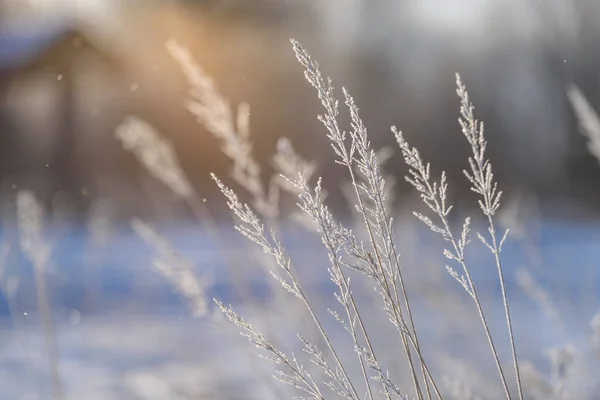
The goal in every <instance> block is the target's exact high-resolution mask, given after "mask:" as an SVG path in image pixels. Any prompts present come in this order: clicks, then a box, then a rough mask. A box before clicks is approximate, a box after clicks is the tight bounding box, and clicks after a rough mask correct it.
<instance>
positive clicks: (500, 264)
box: [0, 41, 600, 400]
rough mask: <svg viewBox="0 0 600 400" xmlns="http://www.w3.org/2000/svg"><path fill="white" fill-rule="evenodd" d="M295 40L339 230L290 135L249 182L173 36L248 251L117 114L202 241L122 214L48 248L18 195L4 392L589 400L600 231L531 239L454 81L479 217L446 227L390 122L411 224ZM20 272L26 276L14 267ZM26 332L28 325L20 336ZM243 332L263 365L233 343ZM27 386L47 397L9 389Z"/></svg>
mask: <svg viewBox="0 0 600 400" xmlns="http://www.w3.org/2000/svg"><path fill="white" fill-rule="evenodd" d="M292 47H293V51H294V54H295V55H296V58H297V59H298V61H299V64H300V66H301V67H302V68H303V70H304V75H305V77H306V79H307V81H308V83H309V84H310V86H312V88H313V89H314V90H316V94H317V98H318V100H319V101H320V103H321V105H322V107H323V108H322V114H321V115H319V120H320V121H321V122H322V123H323V125H324V134H325V135H327V137H328V138H329V140H330V142H331V157H332V158H333V159H334V160H335V161H336V164H337V165H338V168H343V169H344V170H345V171H346V172H347V176H348V180H347V182H346V183H345V184H346V188H347V190H346V193H347V197H348V200H349V202H350V203H351V204H352V205H353V206H354V209H355V217H354V219H353V220H339V219H337V218H336V217H335V215H337V214H336V213H334V212H333V211H332V210H330V209H329V206H328V202H327V193H326V190H325V188H326V187H327V185H328V182H322V180H321V179H320V178H318V177H317V175H318V173H317V171H318V166H316V165H315V164H314V163H312V162H310V161H308V160H306V159H305V158H304V157H302V156H301V155H299V154H298V153H297V152H296V151H295V150H294V148H293V145H292V143H291V141H289V140H288V139H285V138H282V139H281V140H280V142H279V144H278V146H277V149H276V154H275V155H274V157H273V168H274V169H275V171H277V174H275V175H274V176H272V177H270V178H269V180H268V181H267V183H266V184H265V182H264V181H263V179H262V174H261V167H260V165H259V164H258V163H257V162H256V161H255V160H254V158H253V153H252V141H251V138H252V135H251V132H250V109H249V106H248V105H242V106H240V107H239V108H237V109H236V108H234V107H232V106H231V105H230V103H229V101H228V100H227V99H226V98H225V97H224V96H222V95H221V94H220V93H219V92H218V91H217V88H216V85H215V84H214V82H213V81H212V80H211V79H210V77H208V76H207V75H206V74H205V73H204V72H203V70H202V69H201V67H200V66H198V65H196V64H195V61H194V60H193V58H192V57H191V55H190V54H189V53H188V52H187V51H186V50H185V48H184V47H182V46H181V45H179V44H177V43H176V42H169V43H168V44H167V50H168V51H169V52H170V54H171V55H172V56H173V58H174V59H175V60H176V61H177V62H178V63H179V64H180V65H181V67H182V72H183V73H184V75H185V76H186V78H187V79H188V81H189V84H190V99H189V100H188V101H187V102H186V106H187V108H188V110H189V111H190V112H191V113H192V114H194V115H195V116H196V117H197V119H198V122H199V123H201V124H203V125H204V126H205V127H206V128H207V130H208V131H209V132H210V133H211V134H212V135H214V136H215V137H216V138H217V139H218V140H219V141H220V142H221V143H222V150H223V153H224V156H226V157H228V158H229V159H230V160H231V162H232V169H231V176H230V177H229V178H230V179H228V180H227V181H230V182H231V184H232V185H236V189H231V188H230V187H229V186H228V184H226V183H224V182H226V180H225V178H224V177H217V176H214V175H213V179H214V181H215V183H216V184H217V186H218V187H219V188H220V190H221V191H222V192H223V194H224V196H225V197H224V201H226V202H227V204H228V205H229V207H230V209H231V211H232V213H233V215H234V217H235V220H236V223H235V228H236V230H237V231H238V233H241V234H242V236H243V237H245V238H246V239H249V240H250V241H249V242H248V241H243V240H240V239H242V237H238V236H232V234H233V233H234V232H233V230H232V229H231V227H226V228H223V226H222V225H221V223H220V222H219V221H218V220H216V219H215V218H214V217H213V216H212V215H211V212H210V207H209V205H207V204H206V202H205V201H204V200H203V199H202V196H200V195H199V194H198V193H197V192H196V191H195V189H194V187H193V185H191V184H190V182H189V179H188V178H187V176H186V174H185V171H184V169H183V168H182V167H181V166H180V165H179V162H178V159H177V155H176V154H175V152H174V151H173V148H172V146H171V145H170V144H169V142H168V141H167V140H166V139H165V138H164V137H162V136H161V135H160V133H159V132H156V131H155V130H154V129H153V128H152V127H151V126H150V125H148V124H147V123H146V122H144V121H143V120H141V119H139V118H137V117H135V116H132V117H129V118H127V119H126V120H125V121H124V122H123V124H121V125H120V126H119V127H117V129H116V132H115V136H116V138H117V139H118V140H120V141H121V142H122V144H123V146H124V148H125V150H127V151H131V152H132V153H133V155H134V156H135V157H137V158H138V159H139V161H140V162H141V163H142V164H143V166H144V167H145V168H146V170H147V171H148V173H149V174H150V175H151V176H153V177H154V178H155V179H157V180H159V181H160V182H162V183H163V184H164V185H165V186H166V187H167V188H168V189H169V190H171V191H172V192H173V193H174V194H175V195H176V196H178V197H179V198H180V199H181V200H182V204H184V205H185V206H186V207H189V208H190V210H191V211H192V212H193V215H195V216H196V217H197V222H199V223H200V224H201V225H202V228H203V230H202V232H201V233H200V234H199V233H198V232H197V231H196V230H190V231H187V230H184V229H181V227H180V226H176V229H175V231H176V233H177V234H175V235H174V234H173V232H169V231H168V230H165V229H159V228H158V227H156V226H153V225H152V224H151V223H149V222H147V221H142V220H141V219H134V220H133V221H131V232H133V233H135V235H132V234H131V232H130V233H129V236H123V235H122V233H121V232H119V235H117V236H115V237H114V238H113V241H112V242H106V241H103V242H102V243H95V244H94V243H92V244H91V245H90V244H89V243H87V244H86V243H85V240H87V238H88V235H87V234H81V233H75V234H74V236H71V237H70V238H69V237H62V238H61V237H55V236H53V235H52V234H51V232H52V230H51V229H48V227H47V226H45V221H46V219H45V217H44V215H43V211H42V210H41V208H40V207H39V205H38V204H37V203H36V201H35V197H34V196H33V195H32V194H31V193H29V192H21V193H20V194H19V197H18V203H17V206H18V209H19V221H18V222H19V224H18V236H19V237H18V240H17V239H15V238H11V237H10V235H8V242H11V245H12V246H11V247H10V248H0V249H2V250H1V251H0V256H1V257H2V258H1V259H0V265H2V266H3V268H2V269H1V271H2V278H3V279H2V283H3V293H4V295H5V298H6V300H7V301H6V304H7V305H8V307H7V309H8V311H9V314H10V316H11V318H12V319H11V320H10V321H12V324H13V326H12V329H11V330H10V331H9V330H5V331H4V332H6V337H7V338H8V339H7V340H8V341H9V342H10V343H11V346H8V347H7V348H6V349H5V351H4V355H5V357H4V358H2V359H0V367H1V368H2V371H3V372H2V373H3V374H5V375H6V380H9V381H11V382H12V384H11V386H7V389H5V391H6V393H7V395H8V396H10V398H19V397H20V396H23V397H24V396H26V395H28V393H31V394H36V393H50V392H52V393H53V394H54V396H55V397H56V398H80V397H81V396H85V391H86V388H87V389H89V390H90V392H93V393H95V394H97V393H106V396H112V397H117V398H149V399H151V398H196V399H204V398H231V399H234V398H257V399H268V398H273V399H276V398H277V399H279V398H288V397H289V398H292V397H294V396H298V395H301V396H304V397H305V398H311V399H330V398H345V399H356V400H359V399H363V398H367V399H371V400H373V399H380V398H381V399H383V398H385V399H392V398H402V399H405V398H411V399H412V398H416V399H432V398H439V399H442V398H448V399H475V398H484V399H495V398H508V399H512V398H514V399H517V398H518V399H523V398H528V399H529V398H540V399H542V398H543V399H549V398H551V399H567V398H578V399H593V398H595V397H594V396H596V394H595V393H597V390H598V386H597V383H596V380H595V376H594V371H596V370H597V367H598V358H597V355H598V354H597V353H598V343H599V342H600V340H599V339H598V337H599V335H600V323H598V317H594V315H595V313H596V312H597V304H598V299H597V295H596V294H595V293H596V292H597V287H596V283H597V282H598V281H599V279H598V278H599V277H600V275H599V274H598V273H597V272H596V271H595V270H594V268H593V260H595V259H597V256H598V254H597V253H598V251H597V248H598V247H596V244H595V243H597V241H596V237H597V236H600V234H599V232H600V229H598V227H593V229H591V230H590V231H589V232H586V231H576V232H577V233H573V234H571V233H567V232H568V231H569V230H570V229H572V228H573V227H572V226H569V225H566V226H561V225H556V224H555V222H554V221H544V220H542V221H537V222H538V223H539V224H540V227H539V228H538V230H535V229H533V228H532V226H531V225H530V224H531V223H532V222H535V221H534V219H533V218H530V217H523V216H521V217H518V216H517V217H516V218H515V217H514V216H513V217H512V218H511V212H512V211H518V210H512V209H510V208H509V209H508V210H507V211H508V212H504V210H503V208H502V205H503V202H504V200H505V199H503V198H502V197H501V183H498V182H496V181H495V179H494V175H493V173H492V166H491V163H490V162H489V160H488V159H487V156H486V145H487V142H486V140H485V136H484V129H483V124H482V123H481V122H479V121H478V120H477V119H476V116H475V109H474V106H473V105H472V104H471V102H470V100H469V96H468V93H467V89H466V87H465V85H464V84H463V82H462V81H461V79H460V77H459V76H458V75H457V77H456V83H457V95H458V97H457V115H458V117H459V124H460V126H461V128H462V133H463V136H464V138H465V143H466V145H467V146H469V148H470V149H471V156H470V158H469V159H468V160H465V172H464V175H465V179H466V180H467V181H468V183H469V184H470V185H471V188H472V191H473V192H474V193H475V194H476V200H475V206H476V207H474V208H472V209H475V210H477V212H476V213H474V214H473V215H472V216H469V217H465V216H464V215H460V214H456V213H455V212H454V210H453V208H452V206H453V205H452V204H451V197H450V196H449V195H448V193H449V188H448V182H447V179H446V176H445V174H444V173H443V172H442V173H441V174H436V173H434V172H433V171H435V165H432V166H430V164H429V163H428V161H427V160H424V159H423V158H422V157H421V155H420V153H419V152H418V150H417V149H415V148H414V147H412V146H411V145H410V143H409V142H408V141H407V139H406V138H407V137H410V133H407V135H406V136H405V135H403V134H402V133H401V132H400V131H399V130H398V129H396V128H392V129H391V131H390V133H389V135H390V137H393V138H395V140H396V142H397V145H398V147H397V149H396V150H395V151H394V153H396V157H402V159H403V160H404V162H405V164H406V166H407V168H408V171H409V172H408V175H407V177H406V179H407V180H408V182H409V183H410V184H411V185H412V186H413V188H414V191H415V193H416V194H418V196H419V201H418V202H416V203H415V204H414V211H415V212H414V213H413V212H409V213H407V212H405V211H406V210H403V211H402V212H397V211H396V210H394V209H393V208H392V207H391V195H392V192H391V190H390V187H391V186H392V182H393V178H392V177H390V176H389V175H388V174H387V173H386V172H384V169H383V167H382V164H383V162H384V161H385V159H386V158H388V157H389V156H390V149H387V148H385V149H374V148H373V146H372V145H371V142H370V140H369V135H368V132H367V127H366V126H365V125H364V124H363V121H362V120H361V117H360V110H359V108H358V106H357V102H360V100H357V101H355V99H354V98H353V97H352V96H351V94H350V93H348V92H347V91H346V90H345V89H344V90H342V91H341V93H338V92H337V91H336V90H335V89H334V87H333V84H332V82H331V80H330V79H328V78H326V77H324V76H323V75H322V74H321V71H320V68H319V65H318V63H317V62H316V61H315V60H313V59H312V57H311V56H310V54H309V53H308V52H307V51H306V50H305V49H304V48H303V47H302V46H301V45H300V44H299V43H298V42H296V41H292ZM338 97H339V98H341V99H342V100H343V103H344V106H345V109H346V111H347V112H348V115H349V117H350V120H349V123H346V122H344V119H343V118H341V117H340V108H341V107H340V104H339V102H338ZM399 122H400V123H401V121H399ZM588 125H589V124H588ZM588 137H589V136H588ZM221 179H223V180H221ZM329 184H331V183H329ZM239 190H242V192H241V193H243V196H240V197H238V194H237V192H238V191H239ZM283 196H286V197H287V198H293V199H294V201H295V202H296V203H297V206H298V207H297V209H296V210H295V211H293V212H291V213H288V212H284V210H282V206H281V201H280V200H281V198H282V197H283ZM241 198H244V199H246V198H247V199H250V200H249V205H248V204H246V203H245V202H244V201H242V200H241ZM410 211H413V210H410ZM411 214H414V215H411ZM288 216H289V217H290V218H288ZM457 221H458V222H457ZM97 226H98V225H96V224H90V225H89V229H90V230H91V232H90V236H89V237H92V238H94V237H96V238H97V237H103V232H95V231H94V229H96V228H95V227H97ZM509 226H510V227H511V228H517V229H515V231H516V232H517V233H519V236H515V237H514V238H513V237H511V235H510V233H509V231H508V229H507V228H508V227H509ZM104 233H105V232H104ZM536 235H537V236H536ZM565 236H566V238H567V239H566V238H565ZM573 237H575V238H577V239H576V240H572V238H573ZM568 238H571V240H569V239H568ZM61 241H66V242H67V243H68V245H67V246H65V247H62V248H61V247H60V246H61V245H60V243H61ZM88 245H89V247H86V246H88ZM140 254H145V255H146V257H145V258H143V257H142V258H140V257H139V255H140ZM88 255H89V257H90V258H87V257H88ZM11 257H12V258H11ZM561 257H564V260H561ZM19 260H20V261H19ZM27 263H28V264H30V265H31V266H33V268H32V274H31V276H28V274H26V273H24V272H23V270H21V269H19V268H16V267H15V266H22V265H26V264H27ZM558 263H570V264H572V265H573V267H571V268H581V269H580V270H579V272H580V273H574V272H573V270H571V269H566V268H565V267H564V265H559V264H558ZM586 264H587V265H586ZM149 265H152V266H153V267H154V268H152V269H150V268H148V266H149ZM556 271H560V272H559V273H556V274H555V275H553V274H554V273H555V272H556ZM544 272H550V273H548V274H546V275H544ZM588 273H589V274H588ZM30 282H33V283H30ZM586 285H589V286H586ZM563 289H564V292H561V290H563ZM33 293H35V296H32V294H33ZM582 293H587V294H589V295H590V296H589V297H585V296H583V295H582ZM33 300H37V304H36V303H35V302H34V301H33ZM213 300H214V301H213ZM178 305H185V306H186V307H185V308H183V307H178ZM80 310H81V311H80ZM182 310H187V312H183V311H182ZM38 320H39V321H41V322H42V323H41V329H38V327H37V326H35V325H34V324H33V323H32V321H38ZM226 320H229V321H231V322H233V323H234V325H231V324H228V323H227V321H226ZM6 321H9V320H8V319H7V320H6ZM238 329H239V330H241V332H242V334H243V335H244V336H245V337H246V338H247V339H249V340H250V342H252V343H253V344H254V345H255V347H258V351H255V349H252V348H251V346H248V343H247V342H244V341H240V338H239V336H238V335H236V334H235V332H236V330H238ZM255 353H260V355H261V356H263V358H267V359H269V360H271V361H273V362H274V364H269V363H268V362H266V361H265V360H261V359H260V358H258V357H255V355H257V354H255ZM209 370H210V372H208V371H209ZM82 371H83V372H82ZM80 374H83V375H80ZM271 374H274V375H275V378H276V379H277V380H279V381H280V382H275V381H272V380H271V379H270V377H269V375H271ZM194 375H197V376H198V377H201V378H202V379H200V378H198V380H196V381H195V380H194V378H193V377H194ZM19 376H27V377H28V378H27V379H25V380H22V381H19V380H18V379H17V378H16V377H19ZM3 379H4V378H3ZM94 379H96V380H94ZM88 380H89V381H88ZM31 381H35V382H40V385H42V386H40V387H39V388H37V389H36V388H32V387H31V386H25V382H31ZM19 382H22V383H19ZM86 382H89V386H87V385H86ZM281 382H282V383H283V384H284V385H281ZM94 385H96V386H94ZM190 385H191V386H190ZM182 386H185V387H182ZM98 387H102V389H98ZM92 388H95V389H92ZM0 390H2V389H0ZM101 390H105V392H102V391H101ZM0 395H3V392H0ZM210 396H213V397H210ZM99 398H100V397H99Z"/></svg>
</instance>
